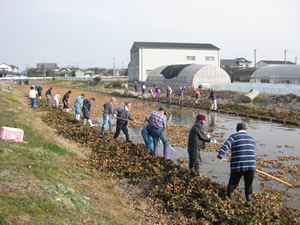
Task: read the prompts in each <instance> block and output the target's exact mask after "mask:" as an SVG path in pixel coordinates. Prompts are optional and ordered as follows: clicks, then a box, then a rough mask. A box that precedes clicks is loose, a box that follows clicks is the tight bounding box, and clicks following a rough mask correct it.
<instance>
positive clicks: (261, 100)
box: [252, 96, 267, 104]
mask: <svg viewBox="0 0 300 225" xmlns="http://www.w3.org/2000/svg"><path fill="white" fill-rule="evenodd" d="M266 102H267V100H266V98H264V97H262V96H257V97H256V98H254V99H253V101H252V103H253V104H264V103H266Z"/></svg>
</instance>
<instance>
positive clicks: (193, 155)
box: [188, 114, 211, 173]
mask: <svg viewBox="0 0 300 225" xmlns="http://www.w3.org/2000/svg"><path fill="white" fill-rule="evenodd" d="M205 119H206V118H205V115H203V114H198V115H197V120H196V123H195V124H194V126H193V127H192V129H191V130H190V134H189V142H188V153H189V168H190V169H194V170H195V171H196V172H197V173H200V161H201V156H200V150H201V149H205V142H210V141H211V139H210V138H209V136H208V135H206V134H205V133H204V130H203V123H204V121H205Z"/></svg>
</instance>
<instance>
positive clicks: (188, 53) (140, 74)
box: [128, 42, 220, 81]
mask: <svg viewBox="0 0 300 225" xmlns="http://www.w3.org/2000/svg"><path fill="white" fill-rule="evenodd" d="M219 51H220V49H219V48H217V47H216V46H214V45H212V44H201V43H163V42H134V43H133V45H132V47H131V50H130V63H129V65H128V77H129V80H130V81H133V80H137V81H146V79H147V76H148V75H149V74H150V72H151V71H152V70H154V69H156V68H158V67H160V66H165V65H174V64H202V65H216V66H220V54H219Z"/></svg>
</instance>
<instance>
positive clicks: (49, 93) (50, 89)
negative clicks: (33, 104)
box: [45, 87, 52, 104]
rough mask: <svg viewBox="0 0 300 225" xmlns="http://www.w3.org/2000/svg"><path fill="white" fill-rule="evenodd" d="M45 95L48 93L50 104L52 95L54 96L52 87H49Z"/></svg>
mask: <svg viewBox="0 0 300 225" xmlns="http://www.w3.org/2000/svg"><path fill="white" fill-rule="evenodd" d="M45 95H46V98H47V102H48V104H50V103H51V97H52V87H51V88H49V89H48V90H47V91H46V93H45Z"/></svg>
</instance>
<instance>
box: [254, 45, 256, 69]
mask: <svg viewBox="0 0 300 225" xmlns="http://www.w3.org/2000/svg"><path fill="white" fill-rule="evenodd" d="M254 68H256V49H254Z"/></svg>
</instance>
